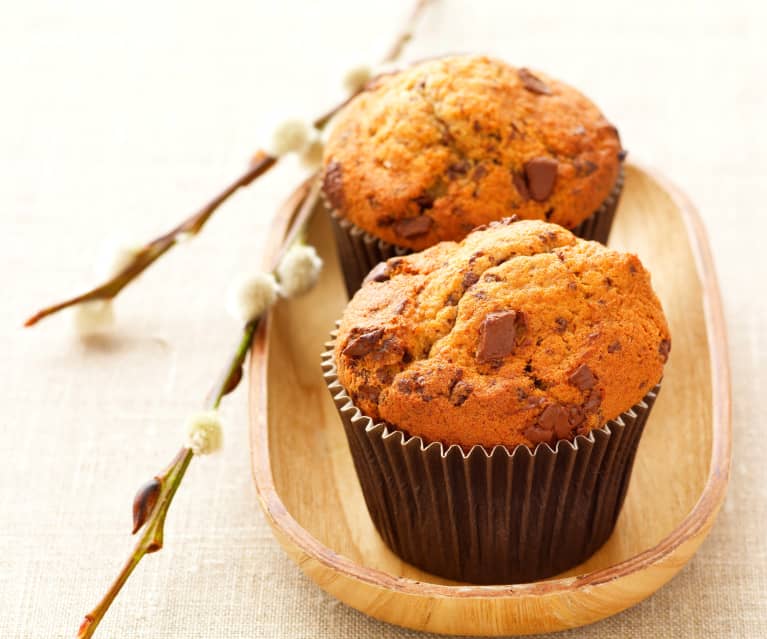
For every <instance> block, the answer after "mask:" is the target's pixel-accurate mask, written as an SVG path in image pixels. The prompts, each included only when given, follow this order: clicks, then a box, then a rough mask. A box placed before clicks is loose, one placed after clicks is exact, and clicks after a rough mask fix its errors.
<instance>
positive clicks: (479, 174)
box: [471, 164, 487, 182]
mask: <svg viewBox="0 0 767 639" xmlns="http://www.w3.org/2000/svg"><path fill="white" fill-rule="evenodd" d="M486 175H487V169H486V168H485V167H484V165H482V164H477V166H476V167H474V171H472V174H471V179H472V180H474V181H475V182H476V181H477V180H481V179H482V178H483V177H485V176H486Z"/></svg>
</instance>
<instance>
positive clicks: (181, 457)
mask: <svg viewBox="0 0 767 639" xmlns="http://www.w3.org/2000/svg"><path fill="white" fill-rule="evenodd" d="M310 180H311V182H309V181H307V182H306V183H305V184H304V187H308V188H309V190H308V192H307V194H306V196H305V197H304V199H303V200H302V201H301V203H300V206H299V208H298V211H297V213H296V214H295V217H294V218H293V220H292V223H291V225H290V227H289V230H288V233H287V235H286V239H285V242H284V243H283V245H282V248H281V250H280V251H279V252H278V253H277V255H275V258H274V261H273V264H272V266H273V269H276V267H277V264H279V260H280V258H281V256H282V255H283V253H284V251H285V250H286V249H287V247H289V246H291V245H292V244H293V243H295V242H296V241H298V240H300V239H301V237H302V235H303V234H304V233H305V227H306V224H307V222H308V220H309V216H310V215H311V212H312V211H313V210H314V207H315V206H316V204H317V201H318V198H319V180H318V179H317V177H316V176H313V177H312V178H310ZM259 322H260V319H256V320H253V321H252V322H248V323H247V324H246V325H245V327H244V329H243V331H242V335H241V337H240V341H239V343H238V345H237V348H236V350H235V352H234V354H233V355H232V356H231V357H230V358H229V361H228V362H227V364H226V366H225V367H224V369H223V370H222V372H221V375H220V376H219V378H218V380H217V381H216V383H215V384H214V385H213V388H212V389H211V392H210V394H209V395H208V400H207V402H206V407H207V408H210V409H217V408H218V407H219V406H220V405H221V400H222V399H223V398H224V396H226V395H228V394H229V393H231V392H232V391H233V390H234V389H235V388H237V384H238V383H239V382H240V379H241V378H242V367H243V364H244V362H245V358H246V357H247V354H248V351H249V350H250V345H251V344H252V342H253V336H254V335H255V332H256V329H257V328H258V324H259ZM193 456H194V455H193V453H192V451H191V450H190V449H189V448H187V447H186V446H184V447H182V448H181V450H179V451H178V453H177V454H176V457H175V458H174V459H173V461H172V462H171V463H170V465H169V466H168V467H167V468H166V469H165V470H164V471H163V472H162V473H161V474H159V475H157V476H156V477H155V478H154V481H153V482H150V484H151V485H154V486H157V485H159V494H157V495H152V496H151V501H152V504H153V505H152V506H151V509H150V512H148V513H147V515H148V516H147V518H146V521H139V522H138V523H134V531H133V532H134V533H135V532H137V531H138V530H141V529H142V528H143V533H142V534H141V537H140V538H139V540H138V542H137V543H136V545H135V547H134V548H133V552H132V553H131V555H130V556H129V557H128V560H127V561H126V562H125V564H124V565H123V567H122V569H121V570H120V572H119V574H118V575H117V577H116V578H115V580H114V581H113V582H112V585H111V586H110V587H109V590H107V592H106V594H105V595H104V597H103V598H102V599H101V601H99V603H98V605H97V606H96V607H95V608H94V609H93V610H91V612H89V613H88V614H87V615H85V618H84V619H83V622H82V624H81V625H80V630H79V631H78V633H77V639H87V638H88V637H92V636H93V633H94V632H95V631H96V628H97V627H98V625H99V623H101V620H102V619H103V618H104V615H105V614H106V612H107V610H109V607H110V606H111V605H112V602H113V601H114V600H115V597H117V595H118V594H119V592H120V590H121V589H122V587H123V586H124V585H125V582H126V581H128V578H129V577H130V575H131V573H132V572H133V570H134V569H135V568H136V566H138V563H139V562H140V561H141V559H142V558H143V557H144V555H148V554H150V553H153V552H157V551H158V550H160V549H161V548H162V544H163V533H164V528H165V516H166V515H167V513H168V509H169V508H170V504H171V501H173V496H174V495H175V494H176V490H178V487H179V486H180V485H181V480H182V479H183V478H184V474H185V473H186V469H187V467H188V466H189V463H190V462H191V461H192V457H193ZM143 490H144V488H142V489H141V490H140V491H139V493H141V492H142V491H143ZM137 498H138V496H137ZM134 519H135V514H134Z"/></svg>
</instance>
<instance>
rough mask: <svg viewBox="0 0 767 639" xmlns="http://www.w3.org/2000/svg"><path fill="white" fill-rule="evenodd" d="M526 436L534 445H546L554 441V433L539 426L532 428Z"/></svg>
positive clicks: (526, 432)
mask: <svg viewBox="0 0 767 639" xmlns="http://www.w3.org/2000/svg"><path fill="white" fill-rule="evenodd" d="M524 434H525V437H527V438H528V439H529V440H530V441H531V442H533V444H546V443H549V442H551V441H552V440H553V439H554V431H551V430H544V429H543V428H538V427H537V426H530V427H529V428H527V429H526V430H525V433H524Z"/></svg>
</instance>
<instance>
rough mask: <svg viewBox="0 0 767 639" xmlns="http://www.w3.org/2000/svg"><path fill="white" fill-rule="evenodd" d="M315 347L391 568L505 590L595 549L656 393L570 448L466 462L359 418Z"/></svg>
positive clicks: (327, 358) (609, 525) (471, 456)
mask: <svg viewBox="0 0 767 639" xmlns="http://www.w3.org/2000/svg"><path fill="white" fill-rule="evenodd" d="M334 337H335V335H334ZM326 346H327V349H326V351H325V352H324V353H323V356H322V366H323V370H324V371H325V380H326V382H327V385H328V389H329V390H330V393H331V394H332V396H333V401H334V402H335V405H336V407H337V409H338V413H339V415H340V416H341V421H342V422H343V426H344V430H345V432H346V436H347V439H348V442H349V449H350V451H351V455H352V459H353V460H354V466H355V469H356V471H357V475H358V477H359V480H360V484H361V486H362V492H363V494H364V497H365V502H366V504H367V508H368V511H369V513H370V517H371V519H372V520H373V523H374V524H375V527H376V529H377V530H378V532H379V534H380V535H381V537H382V538H383V540H384V542H385V543H386V544H387V545H388V546H389V547H390V548H391V549H392V550H393V551H394V552H395V553H396V554H397V555H399V556H400V557H401V558H402V559H404V560H405V561H407V562H408V563H410V564H412V565H414V566H417V567H418V568H421V569H422V570H425V571H427V572H430V573H432V574H434V575H439V576H441V577H446V578H449V579H454V580H456V581H463V582H470V583H476V584H506V583H508V584H515V583H525V582H530V581H535V580H539V579H544V578H546V577H551V576H552V575H556V574H558V573H560V572H563V571H565V570H568V569H570V568H572V567H574V566H576V565H578V564H580V563H581V562H583V561H585V560H586V559H588V557H589V556H591V555H592V554H593V553H594V552H595V551H596V550H598V549H599V548H600V547H601V546H602V545H603V544H604V543H605V541H607V539H608V537H609V536H610V534H611V533H612V531H613V528H614V527H615V522H616V520H617V519H618V515H619V513H620V510H621V506H622V505H623V500H624V497H625V495H626V489H627V487H628V484H629V480H630V478H631V469H632V466H633V463H634V456H635V454H636V450H637V446H638V443H639V439H640V437H641V435H642V430H643V429H644V425H645V422H646V421H647V418H648V416H649V414H650V410H651V408H652V406H653V404H654V402H655V399H656V397H657V394H658V392H659V391H660V384H658V385H657V386H655V387H654V388H653V389H652V390H651V391H650V392H648V393H647V395H645V397H644V399H643V400H642V401H641V402H639V403H638V404H636V405H634V406H633V407H631V408H630V409H629V410H627V411H626V412H624V413H623V414H621V415H620V416H619V417H618V418H617V419H614V420H610V421H609V422H607V423H606V424H605V425H604V426H603V427H602V428H599V429H595V430H592V431H591V432H590V433H589V434H588V436H583V435H580V436H578V437H576V438H575V440H574V441H572V442H571V441H566V440H562V441H559V442H557V443H556V445H554V446H553V447H552V446H549V445H548V444H539V445H538V446H537V447H536V448H535V449H534V450H531V449H530V448H528V447H527V446H524V445H521V446H516V447H514V448H512V449H510V448H507V447H505V446H495V447H494V448H492V450H488V449H486V448H484V447H482V446H474V447H472V448H471V449H470V450H468V451H467V450H464V449H463V448H461V447H460V446H457V445H452V446H446V445H444V444H442V443H440V442H431V443H428V442H425V441H424V440H423V439H422V438H420V437H414V436H410V435H408V434H407V433H405V432H403V431H401V430H398V429H396V428H395V427H393V426H391V425H389V424H385V423H374V422H373V420H372V419H371V418H369V417H366V416H365V415H363V414H362V413H361V412H360V410H359V409H358V408H357V407H356V406H355V405H354V402H353V401H352V400H351V398H350V397H349V395H348V394H347V393H346V391H345V390H344V388H343V387H342V386H341V384H340V383H339V382H338V378H337V375H336V367H335V362H334V359H333V342H332V341H331V342H329V343H328V344H327V345H326Z"/></svg>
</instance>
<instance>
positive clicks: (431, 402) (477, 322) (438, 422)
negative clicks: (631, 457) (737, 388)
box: [335, 221, 670, 448]
mask: <svg viewBox="0 0 767 639" xmlns="http://www.w3.org/2000/svg"><path fill="white" fill-rule="evenodd" d="M669 344H670V341H669V333H668V326H667V325H666V320H665V318H664V315H663V310H662V309H661V306H660V303H659V302H658V299H657V297H656V296H655V294H654V293H653V290H652V288H651V286H650V276H649V274H648V273H647V271H646V270H645V269H644V268H643V267H642V264H641V262H640V261H639V259H638V258H637V257H636V256H634V255H629V254H623V253H618V252H616V251H613V250H610V249H607V248H605V247H604V246H602V245H600V244H598V243H596V242H587V241H583V240H579V239H577V238H575V237H574V236H573V235H572V233H570V232H568V231H566V230H565V229H563V228H561V227H559V226H556V225H553V224H546V223H543V222H532V221H520V222H516V223H514V224H505V223H493V224H491V226H489V227H488V228H487V229H485V230H477V231H475V232H474V233H472V234H470V235H469V236H468V237H467V238H466V239H465V240H464V241H462V242H461V243H460V244H455V243H442V244H439V245H437V246H435V247H433V248H431V249H427V250H425V251H423V252H421V253H418V254H414V255H409V256H406V257H400V258H394V259H391V260H389V261H388V262H386V263H383V264H381V265H380V266H379V267H377V268H376V269H374V270H373V271H372V272H371V273H370V276H369V283H368V284H367V285H365V286H364V287H363V288H362V289H361V290H360V291H359V293H358V294H357V295H356V296H355V297H354V299H353V300H352V301H351V302H350V304H349V306H348V307H347V308H346V311H345V312H344V317H343V320H342V322H341V325H340V331H339V335H338V340H337V343H336V353H335V357H336V364H337V365H338V377H339V381H340V382H341V384H342V385H343V386H344V388H345V389H346V390H347V392H348V393H349V395H350V396H351V398H352V399H353V400H354V402H355V404H356V405H357V406H359V407H360V409H361V410H362V412H363V413H364V414H366V415H369V416H370V417H371V418H372V419H373V420H374V421H385V422H388V423H389V424H393V425H395V426H396V427H397V428H400V429H402V430H404V431H406V432H408V433H409V434H411V435H419V436H421V437H423V438H424V439H425V440H426V441H429V442H431V441H440V442H442V443H445V444H448V445H449V444H459V445H461V446H464V447H468V448H470V447H471V446H473V445H475V444H479V445H482V446H486V447H489V448H492V447H493V446H495V445H497V444H502V445H505V446H512V447H513V446H516V445H518V444H524V445H526V446H531V447H532V446H535V445H536V444H539V443H541V442H548V443H551V442H554V441H556V440H558V439H570V440H572V439H573V438H574V437H575V436H576V435H583V434H586V433H588V432H589V431H590V430H591V429H594V428H599V427H601V426H602V425H603V424H604V423H605V422H606V421H608V420H610V419H613V418H615V417H617V416H618V415H620V414H621V413H622V412H623V411H625V410H626V409H628V408H630V407H631V406H632V405H633V404H635V403H636V402H638V401H640V400H641V399H642V397H643V396H644V395H645V394H646V393H647V391H648V390H649V389H650V388H652V387H653V386H654V385H655V384H656V383H657V382H658V381H659V380H660V378H661V375H662V372H663V364H664V362H665V361H666V357H667V356H668V351H669ZM627 363H630V364H629V365H627Z"/></svg>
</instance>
